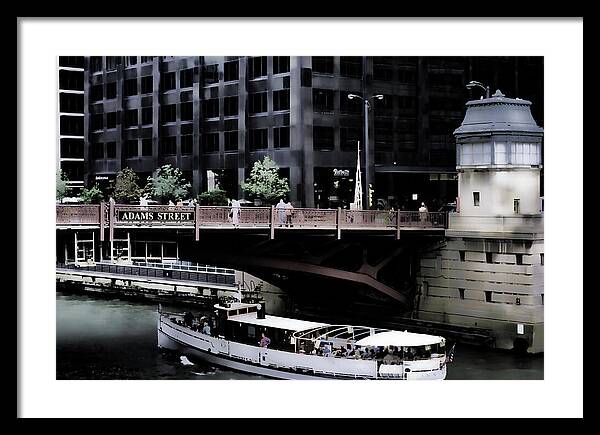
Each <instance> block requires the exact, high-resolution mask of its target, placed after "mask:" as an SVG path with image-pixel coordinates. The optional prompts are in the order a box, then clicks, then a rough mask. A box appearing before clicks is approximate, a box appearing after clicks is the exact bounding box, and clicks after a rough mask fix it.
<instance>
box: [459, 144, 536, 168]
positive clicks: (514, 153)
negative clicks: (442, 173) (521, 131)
mask: <svg viewBox="0 0 600 435" xmlns="http://www.w3.org/2000/svg"><path fill="white" fill-rule="evenodd" d="M541 148H542V147H541V144H539V143H523V142H514V143H503V142H494V143H466V144H458V145H457V153H456V160H457V164H458V165H510V164H512V165H532V166H536V165H540V164H541Z"/></svg>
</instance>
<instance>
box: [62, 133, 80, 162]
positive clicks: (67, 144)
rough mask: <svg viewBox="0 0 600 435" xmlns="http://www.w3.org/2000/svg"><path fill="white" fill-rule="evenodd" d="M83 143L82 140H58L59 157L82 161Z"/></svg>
mask: <svg viewBox="0 0 600 435" xmlns="http://www.w3.org/2000/svg"><path fill="white" fill-rule="evenodd" d="M83 148H84V141H83V139H70V138H63V139H61V140H60V156H61V157H64V158H76V159H82V158H83V157H84V156H83V154H84V153H83Z"/></svg>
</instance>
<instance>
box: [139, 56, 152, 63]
mask: <svg viewBox="0 0 600 435" xmlns="http://www.w3.org/2000/svg"><path fill="white" fill-rule="evenodd" d="M152 59H154V56H140V63H148V62H152Z"/></svg>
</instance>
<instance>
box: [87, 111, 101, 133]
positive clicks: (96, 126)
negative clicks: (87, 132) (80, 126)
mask: <svg viewBox="0 0 600 435" xmlns="http://www.w3.org/2000/svg"><path fill="white" fill-rule="evenodd" d="M103 117H104V115H103V114H102V113H98V114H96V115H92V116H91V117H90V121H91V128H92V131H98V130H102V129H103V128H104V118H103Z"/></svg>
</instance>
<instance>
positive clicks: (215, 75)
mask: <svg viewBox="0 0 600 435" xmlns="http://www.w3.org/2000/svg"><path fill="white" fill-rule="evenodd" d="M202 76H203V78H204V86H208V85H212V84H215V83H219V65H204V66H203V67H202Z"/></svg>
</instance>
